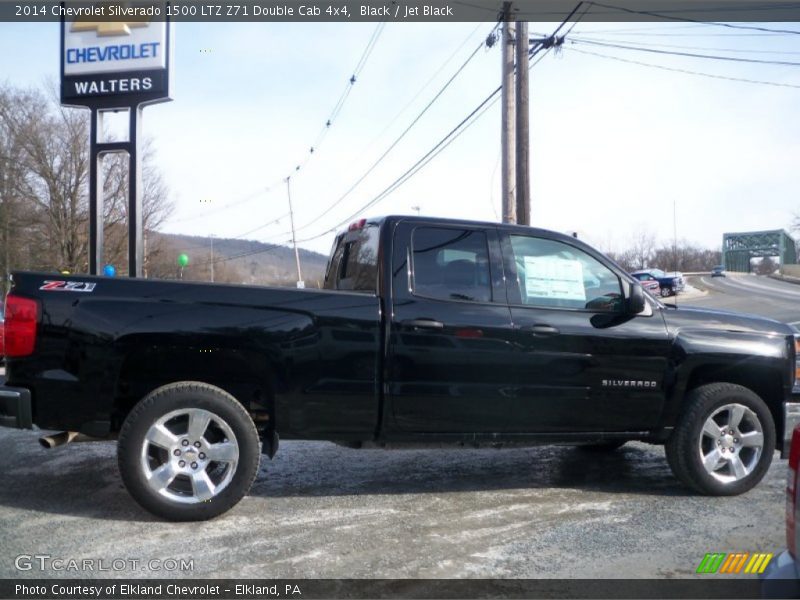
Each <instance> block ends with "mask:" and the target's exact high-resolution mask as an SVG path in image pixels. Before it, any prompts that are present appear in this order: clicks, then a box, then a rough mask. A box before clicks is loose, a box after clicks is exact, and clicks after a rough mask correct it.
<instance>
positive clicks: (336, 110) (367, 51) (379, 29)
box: [170, 21, 386, 239]
mask: <svg viewBox="0 0 800 600" xmlns="http://www.w3.org/2000/svg"><path fill="white" fill-rule="evenodd" d="M385 26H386V22H385V21H382V22H380V23H378V25H377V26H376V27H375V29H374V30H373V32H372V35H371V36H370V38H369V41H368V42H367V45H366V47H365V48H364V51H363V52H362V53H361V56H360V57H359V59H358V63H357V64H356V67H355V68H354V69H353V71H352V75H351V76H350V78H349V79H348V82H347V84H346V85H345V88H344V90H343V91H342V93H341V94H340V95H339V98H338V99H337V101H336V104H335V105H334V107H333V109H332V110H331V112H330V114H329V116H328V119H327V120H326V122H325V125H324V126H323V127H322V129H321V130H320V133H319V134H318V135H317V138H316V140H315V142H314V144H313V145H312V146H310V147H309V151H308V154H307V155H306V158H305V160H304V161H303V162H302V163H299V164H298V165H297V166H296V167H295V169H294V172H295V173H296V172H297V171H299V170H300V169H301V168H303V167H304V166H305V165H306V164H307V163H308V161H309V160H310V159H311V156H312V155H313V154H314V153H315V151H316V150H317V149H318V148H319V146H320V144H321V143H322V141H323V140H324V139H325V137H326V135H327V133H328V131H330V128H331V126H332V125H333V123H334V121H335V120H336V119H337V117H338V116H339V114H340V113H341V111H342V108H343V107H344V104H345V102H346V101H347V98H348V96H349V95H350V92H351V91H352V89H353V86H354V85H355V83H356V81H357V80H358V77H359V75H360V74H361V71H362V70H363V69H364V67H365V66H366V64H367V60H368V59H369V57H370V55H371V54H372V51H373V50H374V49H375V45H376V44H377V42H378V39H379V38H380V36H381V34H382V33H383V28H384V27H385ZM285 181H286V177H281V178H280V179H277V180H275V181H274V182H273V183H271V184H270V185H268V186H267V188H266V189H265V190H258V191H256V192H253V193H252V194H249V195H247V196H246V197H244V198H242V199H241V200H237V201H234V202H229V203H227V204H224V205H222V206H220V207H217V208H213V209H211V210H208V211H205V212H202V213H200V214H196V215H192V216H190V217H186V218H183V219H177V220H173V221H170V222H171V223H185V222H188V221H194V220H197V219H201V218H203V217H207V216H210V215H212V214H215V213H217V212H219V211H222V210H228V209H230V208H233V207H235V206H240V205H242V204H246V203H248V202H251V201H253V200H255V199H256V198H257V197H258V196H259V195H260V194H262V193H267V194H268V193H270V192H271V191H273V190H274V189H275V188H277V186H278V185H282V184H283V183H284V182H285ZM287 214H288V213H287ZM285 216H287V215H282V216H281V217H278V219H276V220H280V219H281V218H283V217H285ZM271 224H272V222H270V223H267V224H265V225H263V226H261V227H259V228H257V229H254V230H252V231H250V232H245V233H243V234H240V235H238V236H235V237H234V238H233V239H237V238H239V237H243V236H245V235H249V234H250V233H252V232H254V231H257V230H258V229H263V228H264V227H266V226H267V225H271Z"/></svg>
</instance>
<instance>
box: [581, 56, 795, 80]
mask: <svg viewBox="0 0 800 600" xmlns="http://www.w3.org/2000/svg"><path fill="white" fill-rule="evenodd" d="M571 50H572V51H573V52H578V53H580V54H588V55H590V56H597V57H600V58H606V59H609V60H616V61H618V62H623V63H628V64H632V65H640V66H642V67H650V68H653V69H661V70H662V71H672V72H674V73H684V74H686V75H697V76H700V77H710V78H712V79H723V80H726V81H738V82H741V83H752V84H759V85H769V86H774V87H785V88H795V89H800V85H793V84H791V83H780V82H776V81H760V80H756V79H746V78H743V77H728V76H726V75H716V74H714V73H701V72H699V71H690V70H688V69H678V68H675V67H666V66H664V65H656V64H653V63H646V62H642V61H638V60H631V59H628V58H621V57H619V56H611V55H610V54H601V53H599V52H590V51H588V50H581V49H579V48H571Z"/></svg>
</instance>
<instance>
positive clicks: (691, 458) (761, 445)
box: [666, 383, 775, 496]
mask: <svg viewBox="0 0 800 600" xmlns="http://www.w3.org/2000/svg"><path fill="white" fill-rule="evenodd" d="M774 451H775V425H774V423H773V420H772V415H771V414H770V412H769V409H768V408H767V406H766V404H764V401H763V400H762V399H761V398H760V397H759V396H758V395H757V394H755V393H754V392H753V391H751V390H749V389H747V388H745V387H743V386H740V385H735V384H732V383H710V384H707V385H703V386H700V387H698V388H695V389H694V390H692V391H691V392H689V396H688V397H687V399H686V410H685V412H684V414H683V415H682V417H681V419H680V421H679V423H678V425H677V427H675V430H674V431H673V432H672V435H671V436H670V438H669V440H668V441H667V444H666V453H667V461H668V462H669V465H670V467H671V468H672V471H673V473H675V476H676V477H677V478H678V479H680V480H681V481H682V482H683V483H684V484H686V485H687V486H689V487H691V488H693V489H694V490H696V491H698V492H700V493H702V494H707V495H712V496H734V495H736V494H742V493H744V492H746V491H748V490H750V489H751V488H753V487H754V486H755V485H756V484H757V483H758V482H759V481H761V479H762V478H763V477H764V475H765V474H766V473H767V470H768V469H769V466H770V464H771V463H772V455H773V453H774Z"/></svg>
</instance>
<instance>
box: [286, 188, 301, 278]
mask: <svg viewBox="0 0 800 600" xmlns="http://www.w3.org/2000/svg"><path fill="white" fill-rule="evenodd" d="M290 179H291V177H287V178H286V195H287V197H288V198H289V221H290V222H291V224H292V245H293V246H294V260H295V262H296V263H297V287H299V288H304V287H306V284H305V282H304V281H303V276H302V275H301V274H300V252H299V251H298V250H297V236H296V235H295V232H294V211H293V210H292V191H291V188H290V187H289V180H290Z"/></svg>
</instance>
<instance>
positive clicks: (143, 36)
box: [61, 16, 171, 107]
mask: <svg viewBox="0 0 800 600" xmlns="http://www.w3.org/2000/svg"><path fill="white" fill-rule="evenodd" d="M170 37H171V31H170V27H169V23H166V22H164V21H163V20H160V21H151V20H149V19H148V17H137V18H136V20H128V21H119V22H112V21H99V20H96V17H95V18H94V20H93V18H92V17H91V16H89V17H78V18H77V19H75V20H69V19H65V20H63V21H62V24H61V103H62V104H67V105H73V106H90V107H118V106H135V105H141V104H150V103H153V102H159V101H165V100H169V72H170V63H171V57H170Z"/></svg>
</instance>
